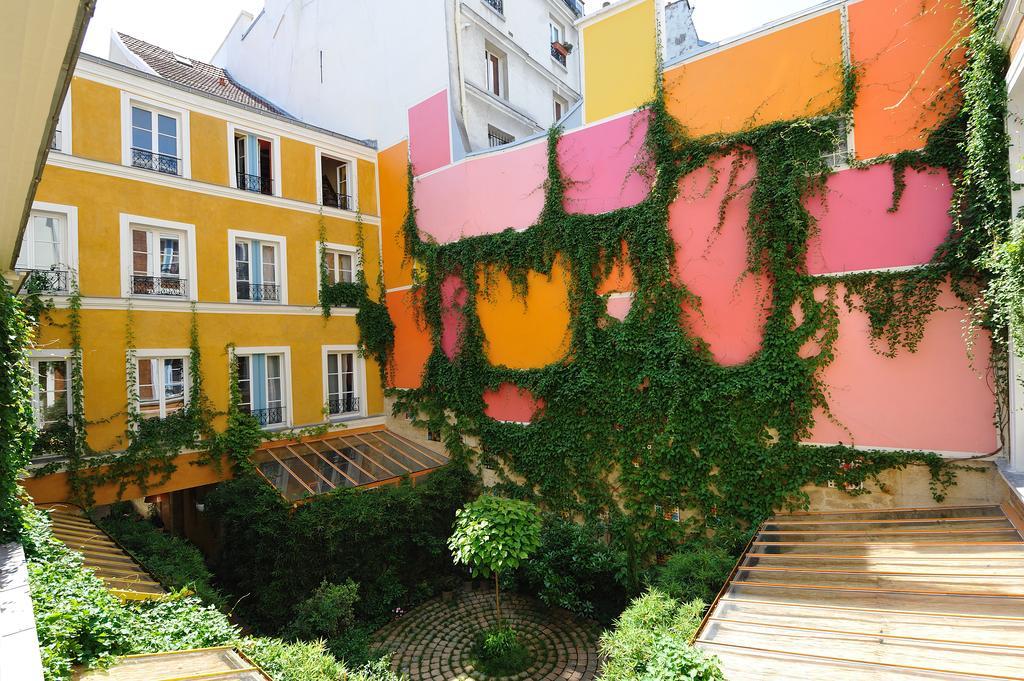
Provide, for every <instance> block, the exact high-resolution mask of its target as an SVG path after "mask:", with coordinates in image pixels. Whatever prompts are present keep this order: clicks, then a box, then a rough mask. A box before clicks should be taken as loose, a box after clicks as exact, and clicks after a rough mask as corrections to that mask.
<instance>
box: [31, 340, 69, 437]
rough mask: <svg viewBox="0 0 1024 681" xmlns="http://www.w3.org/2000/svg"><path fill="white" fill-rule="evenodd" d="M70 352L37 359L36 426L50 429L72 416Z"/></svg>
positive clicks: (35, 389) (33, 360)
mask: <svg viewBox="0 0 1024 681" xmlns="http://www.w3.org/2000/svg"><path fill="white" fill-rule="evenodd" d="M67 355H70V353H65V354H62V355H58V356H53V354H52V353H47V355H46V356H38V357H33V358H32V360H31V364H32V377H33V390H32V414H33V416H34V418H35V422H36V427H38V428H40V429H46V428H49V427H51V426H53V425H55V424H57V423H60V422H61V421H64V420H66V419H67V417H68V415H70V414H71V360H70V359H68V356H67Z"/></svg>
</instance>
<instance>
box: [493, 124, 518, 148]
mask: <svg viewBox="0 0 1024 681" xmlns="http://www.w3.org/2000/svg"><path fill="white" fill-rule="evenodd" d="M515 141H516V138H515V137H513V136H512V135H509V134H508V133H504V132H502V131H500V130H498V129H496V128H494V127H490V126H488V130H487V146H489V147H500V146H503V145H505V144H512V143H513V142H515Z"/></svg>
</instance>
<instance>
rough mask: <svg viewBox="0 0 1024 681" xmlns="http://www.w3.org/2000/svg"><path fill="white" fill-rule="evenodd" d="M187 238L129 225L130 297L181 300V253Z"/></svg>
mask: <svg viewBox="0 0 1024 681" xmlns="http://www.w3.org/2000/svg"><path fill="white" fill-rule="evenodd" d="M187 241H188V239H187V235H186V234H185V233H183V232H179V231H177V230H169V229H160V228H157V227H148V226H144V225H132V227H131V248H132V275H131V276H132V279H131V293H132V295H149V296H171V297H175V298H185V297H186V296H187V295H188V281H187V278H186V277H185V270H184V264H183V260H182V258H183V253H184V251H185V244H186V243H187Z"/></svg>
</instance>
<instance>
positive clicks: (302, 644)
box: [239, 638, 404, 681]
mask: <svg viewBox="0 0 1024 681" xmlns="http://www.w3.org/2000/svg"><path fill="white" fill-rule="evenodd" d="M239 649H240V650H241V651H242V652H243V653H245V654H246V655H247V656H248V657H249V659H250V660H252V661H253V662H255V663H256V664H257V665H259V667H260V668H261V669H262V670H263V671H265V672H267V674H269V675H270V676H271V677H272V678H273V679H274V681H402V679H403V678H404V677H400V676H398V675H396V674H394V673H392V672H391V670H390V668H389V664H388V662H387V660H385V659H382V660H377V661H375V662H372V663H370V664H368V665H366V666H364V667H361V668H359V669H356V670H354V671H349V669H348V668H347V667H346V666H345V665H344V664H343V663H341V662H339V661H338V660H336V659H335V658H334V657H333V656H332V655H331V654H330V653H329V652H328V651H327V648H326V646H325V645H324V642H323V641H299V642H295V643H288V642H285V641H282V640H281V639H279V638H248V639H245V640H243V641H242V642H241V643H240V644H239Z"/></svg>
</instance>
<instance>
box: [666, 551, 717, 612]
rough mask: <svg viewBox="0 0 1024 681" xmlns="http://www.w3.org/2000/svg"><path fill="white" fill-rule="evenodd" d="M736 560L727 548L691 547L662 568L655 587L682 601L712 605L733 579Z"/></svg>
mask: <svg viewBox="0 0 1024 681" xmlns="http://www.w3.org/2000/svg"><path fill="white" fill-rule="evenodd" d="M735 564H736V558H735V557H733V556H731V555H729V554H728V553H727V552H726V551H725V550H724V549H721V548H719V547H717V546H711V545H706V544H691V545H688V546H684V547H682V548H680V549H679V550H678V551H676V552H675V553H674V554H672V556H671V557H670V558H669V559H668V561H667V562H666V563H665V564H664V565H663V566H661V568H659V569H658V571H657V573H656V576H655V578H654V586H656V587H658V589H660V590H661V591H663V592H664V593H666V594H667V595H668V596H670V597H672V598H675V599H676V600H679V601H692V600H694V599H700V600H702V601H704V602H705V603H710V602H712V601H713V600H714V599H715V596H717V595H718V591H719V589H721V588H722V584H724V583H725V580H727V579H728V578H729V573H730V572H731V571H732V568H733V565H735Z"/></svg>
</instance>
